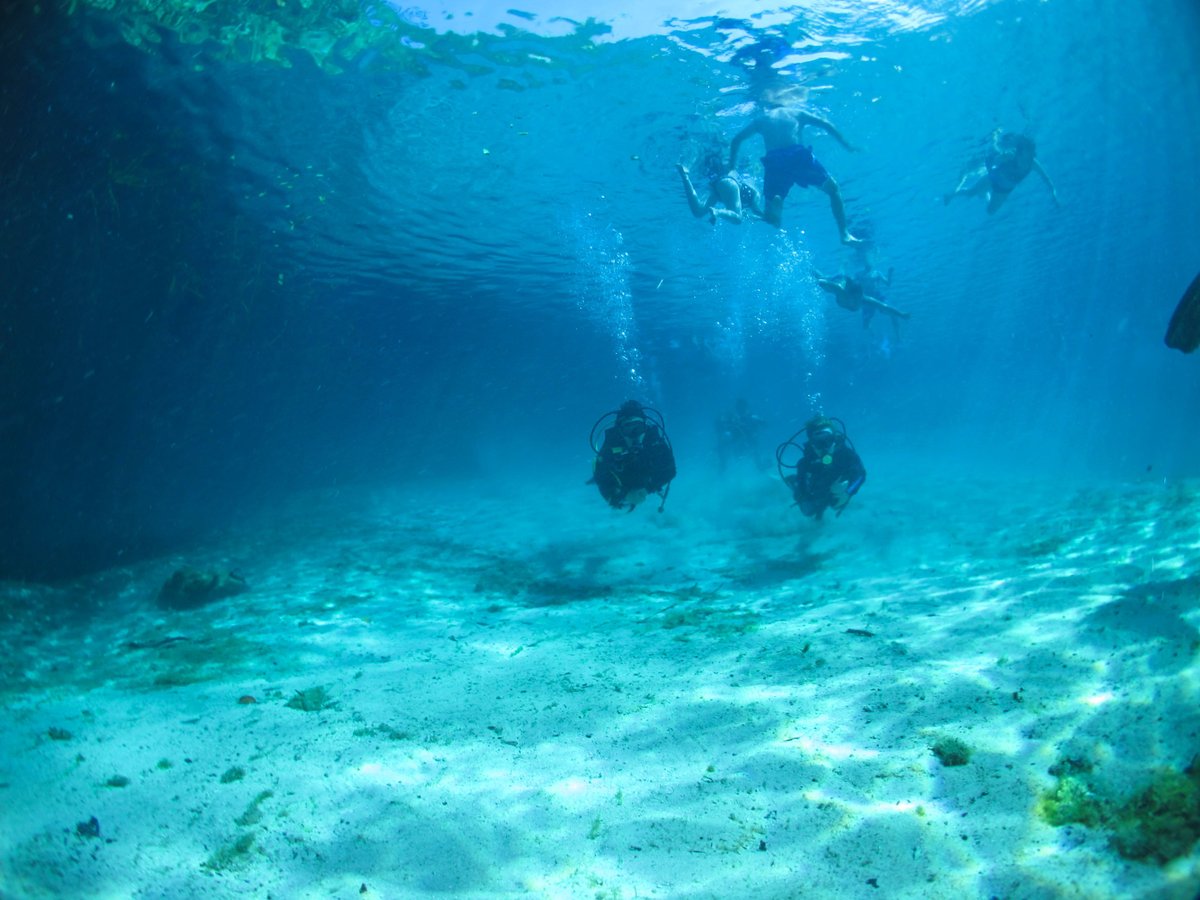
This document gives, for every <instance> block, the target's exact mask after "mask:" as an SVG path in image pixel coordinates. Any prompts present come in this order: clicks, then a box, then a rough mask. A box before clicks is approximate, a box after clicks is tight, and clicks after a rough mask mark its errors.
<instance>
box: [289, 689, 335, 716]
mask: <svg viewBox="0 0 1200 900" xmlns="http://www.w3.org/2000/svg"><path fill="white" fill-rule="evenodd" d="M287 705H288V706H289V707H290V708H292V709H300V710H303V711H304V712H320V711H321V710H323V709H328V708H329V707H330V706H332V705H333V704H332V703H330V702H329V695H328V694H327V693H325V688H323V687H320V686H318V687H310V688H307V689H306V690H303V691H296V693H295V694H294V695H292V699H291V700H289V701H288V702H287Z"/></svg>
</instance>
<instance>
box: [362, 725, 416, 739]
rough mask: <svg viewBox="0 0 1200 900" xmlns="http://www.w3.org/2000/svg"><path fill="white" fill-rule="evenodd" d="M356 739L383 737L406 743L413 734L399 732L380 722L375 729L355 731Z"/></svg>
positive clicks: (366, 728) (363, 728)
mask: <svg viewBox="0 0 1200 900" xmlns="http://www.w3.org/2000/svg"><path fill="white" fill-rule="evenodd" d="M354 736H355V737H376V736H378V737H382V738H387V739H388V740H389V741H406V740H408V739H409V738H411V737H412V734H411V733H410V732H407V731H397V730H396V729H395V728H393V727H392V726H391V725H388V724H387V723H386V722H380V723H379V724H378V725H376V726H375V727H374V728H368V727H365V726H364V727H362V728H355V729H354Z"/></svg>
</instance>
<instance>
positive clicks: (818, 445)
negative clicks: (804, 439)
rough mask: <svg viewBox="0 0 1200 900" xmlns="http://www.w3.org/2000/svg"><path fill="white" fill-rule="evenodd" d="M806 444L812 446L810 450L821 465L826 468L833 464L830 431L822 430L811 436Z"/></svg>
mask: <svg viewBox="0 0 1200 900" xmlns="http://www.w3.org/2000/svg"><path fill="white" fill-rule="evenodd" d="M808 442H809V443H810V444H812V448H813V450H815V451H816V453H817V456H818V457H819V458H820V460H821V464H822V465H826V466H827V465H829V464H830V463H832V462H833V445H834V436H833V432H832V431H830V430H829V429H827V428H822V429H821V430H820V431H817V432H815V433H814V434H813V435H811V436H810V437H809V439H808Z"/></svg>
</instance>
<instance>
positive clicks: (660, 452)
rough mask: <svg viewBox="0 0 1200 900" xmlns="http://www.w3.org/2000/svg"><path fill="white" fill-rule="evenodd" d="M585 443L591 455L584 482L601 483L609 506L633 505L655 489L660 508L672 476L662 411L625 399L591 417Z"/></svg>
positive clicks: (673, 461)
mask: <svg viewBox="0 0 1200 900" xmlns="http://www.w3.org/2000/svg"><path fill="white" fill-rule="evenodd" d="M610 417H612V424H610V425H608V427H607V428H605V430H604V443H603V444H601V446H600V447H597V446H596V433H597V431H598V430H599V429H600V426H601V425H604V424H605V423H607V422H608V420H609V418H610ZM588 443H589V444H590V445H591V447H592V452H594V453H595V454H596V459H595V460H594V462H593V463H592V477H591V478H589V479H588V481H587V483H588V484H595V485H596V487H598V488H599V489H600V496H601V497H603V498H604V499H605V500H606V501H607V502H608V505H609V506H611V507H613V508H614V509H628V510H629V511H631V512H632V511H633V510H634V509H636V508H637V505H638V504H639V503H641V502H642V501H643V500H645V499H646V496H647V495H649V494H658V495H659V496H660V497H662V503H660V504H659V505H658V511H659V512H662V510H663V505H664V504H665V503H666V502H667V494H668V493H669V492H670V490H671V479H673V478H674V477H675V454H674V452H672V450H671V441H670V440H669V439H668V438H667V432H666V428H665V426H664V424H663V417H662V413H660V412H659V411H658V410H656V409H650V408H649V407H644V406H642V404H640V403H638V402H637V401H636V400H627V401H626V402H625V403H623V404H621V408H620V409H618V410H616V411H615V412H607V413H605V414H604V415H602V416H601V417H600V418H599V419H597V420H596V424H595V425H593V426H592V432H591V434H590V435H589V436H588Z"/></svg>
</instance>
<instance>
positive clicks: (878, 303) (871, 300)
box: [862, 294, 912, 319]
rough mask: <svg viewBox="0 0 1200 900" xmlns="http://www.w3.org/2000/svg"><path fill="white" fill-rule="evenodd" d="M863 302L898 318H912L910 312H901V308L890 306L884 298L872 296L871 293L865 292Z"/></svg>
mask: <svg viewBox="0 0 1200 900" xmlns="http://www.w3.org/2000/svg"><path fill="white" fill-rule="evenodd" d="M862 302H863V303H865V304H866V305H867V306H869V307H871V308H872V309H875V310H877V311H879V312H881V313H884V314H885V315H889V316H893V317H895V318H897V319H909V318H912V317H911V316H910V315H909V314H908V313H906V312H901V311H900V310H898V309H896V307H894V306H888V305H887V304H886V303H884V302H883V301H882V300H880V299H878V298H876V297H872V296H871V295H870V294H863V298H862Z"/></svg>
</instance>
